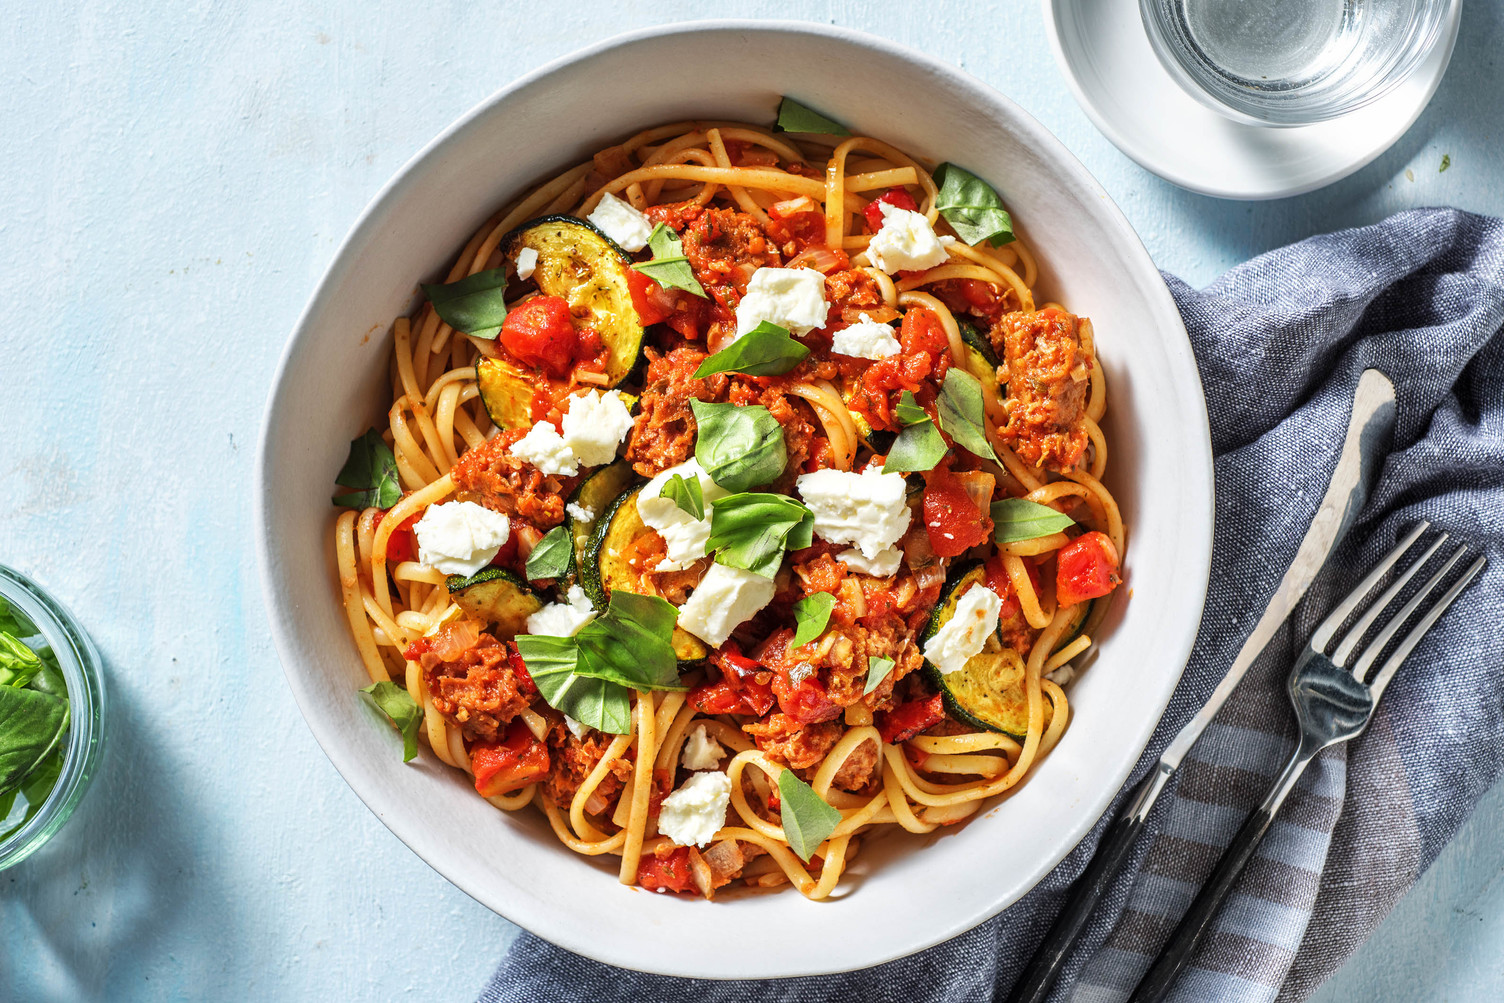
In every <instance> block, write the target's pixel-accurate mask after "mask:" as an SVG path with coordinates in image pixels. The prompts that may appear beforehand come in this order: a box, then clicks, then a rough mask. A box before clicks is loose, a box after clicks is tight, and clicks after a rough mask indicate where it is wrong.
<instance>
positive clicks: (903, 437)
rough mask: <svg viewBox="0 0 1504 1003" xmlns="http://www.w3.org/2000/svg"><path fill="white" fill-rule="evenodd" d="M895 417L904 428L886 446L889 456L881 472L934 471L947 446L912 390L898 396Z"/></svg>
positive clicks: (894, 411)
mask: <svg viewBox="0 0 1504 1003" xmlns="http://www.w3.org/2000/svg"><path fill="white" fill-rule="evenodd" d="M893 414H894V416H895V417H896V418H897V419H898V422H899V424H901V425H902V426H903V428H902V429H901V430H900V431H899V433H898V437H897V438H896V439H894V440H893V445H891V446H889V447H888V456H887V458H886V459H885V460H884V461H883V473H885V474H893V473H898V474H907V473H913V472H915V471H921V470H934V469H935V464H937V463H939V462H940V461H941V460H942V459H943V458H944V457H945V454H946V453H947V452H949V451H950V447H949V446H947V445H946V444H945V440H944V439H943V438H941V437H940V430H939V429H937V428H936V427H935V423H934V422H933V421H931V420H930V416H929V415H928V414H927V413H926V412H925V410H924V408H922V407H920V406H919V401H918V400H916V399H915V397H914V392H913V391H912V390H905V391H904V392H903V395H902V396H900V397H899V399H898V407H896V408H894V409H893Z"/></svg>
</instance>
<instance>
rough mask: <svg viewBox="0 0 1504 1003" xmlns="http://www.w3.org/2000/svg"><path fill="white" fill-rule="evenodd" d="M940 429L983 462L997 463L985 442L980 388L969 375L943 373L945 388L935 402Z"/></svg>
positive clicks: (941, 389) (985, 432) (956, 372)
mask: <svg viewBox="0 0 1504 1003" xmlns="http://www.w3.org/2000/svg"><path fill="white" fill-rule="evenodd" d="M935 410H936V411H937V412H938V413H939V415H940V427H941V428H943V429H945V431H946V434H948V435H949V436H950V437H951V438H952V439H954V440H955V443H956V445H958V446H960V447H961V448H962V449H967V450H970V451H971V452H972V453H974V454H976V455H977V456H980V457H982V458H983V459H988V460H992V461H993V462H994V463H995V462H998V459H997V454H996V453H994V452H993V451H992V445H991V443H989V442H988V441H987V416H986V409H985V408H984V407H983V405H982V384H981V383H979V382H977V378H976V377H975V376H972V375H971V374H970V373H967V372H963V371H962V370H961V369H959V368H957V367H956V366H952V367H951V368H950V369H948V370H947V371H946V373H945V385H944V386H942V387H941V388H940V397H939V398H938V399H937V400H936V401H935Z"/></svg>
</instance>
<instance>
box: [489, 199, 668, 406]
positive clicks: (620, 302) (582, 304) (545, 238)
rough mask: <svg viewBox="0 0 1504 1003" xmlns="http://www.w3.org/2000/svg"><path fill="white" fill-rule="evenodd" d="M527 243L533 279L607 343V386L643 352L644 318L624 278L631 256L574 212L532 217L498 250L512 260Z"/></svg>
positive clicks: (506, 239) (622, 375)
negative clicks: (532, 259)
mask: <svg viewBox="0 0 1504 1003" xmlns="http://www.w3.org/2000/svg"><path fill="white" fill-rule="evenodd" d="M529 247H530V248H532V249H533V250H534V251H536V252H537V254H538V262H537V264H536V265H535V266H534V267H533V274H532V281H533V282H534V283H535V284H536V285H537V286H538V290H539V292H542V293H544V294H545V295H548V296H562V297H564V299H566V300H567V301H568V302H569V308H570V310H571V312H573V313H574V315H575V316H576V317H582V316H583V317H588V318H589V321H588V323H589V324H590V327H591V328H592V329H593V330H594V331H595V333H596V334H598V335H600V339H601V342H602V343H603V344H604V345H605V346H606V350H607V356H606V381H607V382H606V386H608V387H614V386H616V384H618V383H620V382H621V381H622V380H624V379H626V377H627V374H628V373H630V372H631V371H632V370H633V369H634V368H636V366H637V362H638V360H639V359H640V358H641V357H642V339H643V328H642V321H641V319H640V318H639V317H638V316H637V308H636V307H635V306H633V305H632V289H631V287H630V286H629V285H628V283H627V269H628V267H630V266H631V264H632V258H631V256H630V255H629V254H627V252H626V251H623V250H622V249H621V248H620V247H618V246H617V245H616V244H615V243H613V242H612V241H611V239H610V238H609V237H607V236H606V235H605V234H603V233H601V232H600V231H599V230H597V229H596V228H595V227H593V226H591V225H590V224H589V223H587V222H585V221H584V220H582V219H576V218H575V217H573V216H544V217H542V218H540V219H535V220H531V221H530V222H527V223H523V224H522V225H521V226H519V227H518V228H517V229H515V230H513V231H512V232H511V233H509V234H507V235H506V236H505V237H503V238H502V241H501V248H502V254H504V255H505V256H506V257H507V258H508V259H509V260H511V261H512V262H513V263H514V264H515V262H516V260H517V255H519V254H521V253H522V250H523V248H529Z"/></svg>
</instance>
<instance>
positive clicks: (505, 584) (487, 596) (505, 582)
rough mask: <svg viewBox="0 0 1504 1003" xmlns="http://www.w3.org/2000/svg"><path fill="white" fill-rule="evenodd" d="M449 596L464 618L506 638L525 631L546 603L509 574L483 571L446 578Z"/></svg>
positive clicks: (541, 597) (541, 596)
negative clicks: (484, 624)
mask: <svg viewBox="0 0 1504 1003" xmlns="http://www.w3.org/2000/svg"><path fill="white" fill-rule="evenodd" d="M446 584H447V585H448V586H449V595H450V597H451V598H452V599H453V600H454V603H455V605H456V606H458V607H459V608H460V609H462V610H464V611H465V614H466V615H467V616H473V617H475V618H476V619H477V620H484V621H486V622H487V623H493V624H495V625H496V633H497V635H499V636H501V637H503V638H510V637H513V636H515V635H517V634H520V633H522V632H523V631H525V630H527V618H528V617H530V616H532V615H533V614H534V613H536V612H538V611H539V610H540V609H542V608H543V604H544V603H545V602H547V601H548V600H547V599H545V598H544V597H543V595H542V594H541V593H538V592H535V591H534V590H533V589H532V588H531V587H530V586H529V585H528V584H527V582H525V581H523V580H522V579H521V578H520V577H518V576H517V575H514V574H513V573H512V572H510V571H504V570H502V569H501V568H486V569H485V570H484V571H481V572H480V573H478V574H475V575H471V576H470V577H469V578H462V577H460V576H459V575H450V576H449V581H448V582H447V583H446Z"/></svg>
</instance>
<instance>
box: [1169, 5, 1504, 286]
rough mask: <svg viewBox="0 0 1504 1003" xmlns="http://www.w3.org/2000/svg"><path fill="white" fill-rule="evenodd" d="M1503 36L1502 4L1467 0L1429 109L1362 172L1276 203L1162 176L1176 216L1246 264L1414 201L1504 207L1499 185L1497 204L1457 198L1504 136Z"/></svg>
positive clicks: (1487, 165)
mask: <svg viewBox="0 0 1504 1003" xmlns="http://www.w3.org/2000/svg"><path fill="white" fill-rule="evenodd" d="M1501 38H1504V4H1498V3H1470V4H1464V5H1463V7H1462V23H1461V25H1460V27H1459V30H1458V33H1457V44H1456V47H1455V49H1454V50H1453V52H1452V61H1451V64H1450V65H1449V67H1448V68H1447V73H1446V76H1445V77H1444V78H1443V79H1442V82H1441V86H1440V87H1439V88H1438V89H1437V91H1436V94H1435V96H1434V97H1433V98H1432V99H1431V103H1430V105H1428V106H1427V107H1426V110H1425V111H1424V112H1423V113H1422V114H1421V117H1420V118H1419V119H1418V120H1417V121H1416V123H1415V124H1414V125H1413V126H1411V127H1410V129H1409V130H1408V131H1407V132H1406V133H1405V134H1404V135H1403V136H1401V137H1400V139H1399V140H1398V142H1396V143H1395V144H1394V145H1393V146H1391V147H1390V148H1389V149H1388V150H1387V151H1385V152H1384V153H1383V154H1381V155H1380V156H1379V157H1378V158H1377V159H1376V160H1375V161H1374V162H1373V163H1371V164H1369V165H1368V166H1367V167H1364V168H1363V169H1362V170H1360V171H1358V172H1357V173H1355V174H1353V175H1351V176H1349V177H1347V178H1344V179H1343V180H1341V181H1338V182H1336V183H1334V184H1331V185H1328V186H1327V187H1325V188H1319V189H1317V190H1316V191H1314V192H1308V193H1307V194H1305V195H1296V196H1293V197H1291V198H1288V199H1282V200H1279V201H1277V202H1273V203H1271V202H1234V201H1229V200H1225V199H1217V198H1210V197H1208V196H1205V195H1197V194H1194V193H1192V192H1188V191H1184V190H1183V189H1179V188H1176V187H1174V186H1173V185H1170V184H1169V182H1157V183H1162V184H1164V185H1165V186H1166V188H1167V189H1168V191H1169V192H1170V193H1171V207H1170V213H1169V215H1170V217H1171V218H1173V219H1175V220H1176V221H1177V223H1178V224H1179V225H1190V226H1195V227H1197V228H1198V229H1199V230H1201V231H1202V232H1203V233H1204V234H1205V235H1206V236H1207V237H1208V238H1209V239H1211V240H1213V241H1215V242H1216V243H1217V244H1220V245H1222V247H1223V248H1224V249H1225V257H1226V259H1227V260H1233V261H1243V260H1246V259H1247V258H1251V257H1253V256H1254V255H1257V254H1260V253H1262V252H1264V251H1267V250H1270V249H1271V248H1275V247H1281V246H1283V245H1285V244H1289V243H1292V242H1294V241H1297V240H1301V239H1303V238H1305V237H1308V236H1310V235H1311V234H1313V233H1319V232H1325V231H1328V230H1337V229H1344V228H1346V227H1352V226H1364V225H1367V224H1370V223H1376V222H1378V221H1379V220H1380V219H1382V218H1383V217H1384V216H1387V215H1389V214H1390V213H1392V212H1396V211H1398V210H1399V209H1402V208H1408V207H1411V206H1420V205H1448V204H1457V205H1458V208H1461V209H1469V210H1472V211H1474V212H1491V213H1494V214H1500V213H1504V196H1501V193H1499V192H1497V191H1490V192H1489V193H1488V194H1487V196H1486V197H1488V198H1490V199H1491V202H1490V203H1489V204H1466V203H1465V202H1464V203H1463V204H1458V196H1457V194H1456V192H1457V191H1458V188H1459V186H1458V184H1457V182H1458V181H1459V180H1463V181H1466V180H1469V179H1470V178H1476V175H1475V174H1473V173H1472V172H1476V171H1480V170H1484V169H1488V170H1492V169H1493V168H1494V167H1495V164H1496V161H1497V160H1498V157H1499V143H1500V142H1501V140H1504V100H1501V99H1500V98H1501V95H1504V59H1500V58H1499V40H1500V39H1501ZM1439 133H1444V134H1445V135H1444V136H1443V137H1441V138H1442V139H1444V141H1445V144H1446V145H1445V147H1444V148H1439V149H1436V150H1434V151H1432V152H1431V153H1426V147H1427V146H1429V145H1431V144H1433V143H1436V142H1438V134H1439ZM1443 153H1445V154H1447V155H1448V156H1449V158H1450V159H1449V160H1448V165H1449V166H1448V168H1447V172H1446V173H1442V172H1441V162H1442V161H1441V158H1442V154H1443ZM1423 155H1424V158H1423V159H1422V157H1423ZM1407 165H1413V175H1414V177H1413V179H1412V178H1410V177H1407V176H1406V175H1405V170H1406V168H1407ZM1474 191H1476V189H1474ZM1473 199H1474V200H1475V201H1476V199H1477V196H1476V195H1474V196H1473ZM1276 207H1277V211H1270V210H1271V209H1275V208H1276Z"/></svg>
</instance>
